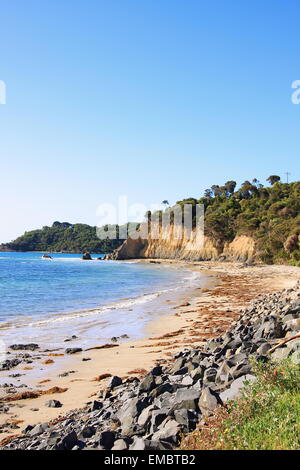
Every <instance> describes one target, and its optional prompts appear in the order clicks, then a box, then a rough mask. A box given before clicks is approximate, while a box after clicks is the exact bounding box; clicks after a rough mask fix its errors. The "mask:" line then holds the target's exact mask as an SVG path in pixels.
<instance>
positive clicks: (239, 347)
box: [2, 283, 300, 450]
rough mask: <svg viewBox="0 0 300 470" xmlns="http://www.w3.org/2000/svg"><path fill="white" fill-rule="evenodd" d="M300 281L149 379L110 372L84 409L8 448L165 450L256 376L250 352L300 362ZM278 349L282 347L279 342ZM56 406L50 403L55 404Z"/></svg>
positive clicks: (255, 305)
mask: <svg viewBox="0 0 300 470" xmlns="http://www.w3.org/2000/svg"><path fill="white" fill-rule="evenodd" d="M299 330H300V285H299V283H298V284H297V285H296V286H295V287H294V288H292V289H286V290H284V291H282V292H280V293H276V294H271V295H268V296H261V297H260V298H258V299H257V300H256V301H255V302H253V303H252V304H251V305H250V306H249V307H248V308H247V309H246V310H244V311H242V312H241V316H240V318H239V320H238V321H237V322H236V323H235V324H233V325H232V327H231V329H230V330H229V331H228V332H227V333H225V334H224V335H222V336H220V337H218V338H215V339H213V340H210V341H208V342H206V343H205V346H203V347H201V348H200V347H197V348H193V349H190V350H184V351H182V352H180V353H179V354H176V355H175V356H174V358H173V360H172V361H171V362H170V363H168V364H167V365H157V366H156V367H154V368H153V369H152V370H151V371H150V372H149V373H148V374H147V375H145V376H144V377H142V378H138V377H134V378H130V379H127V380H126V381H124V382H123V381H122V379H121V378H120V377H116V376H114V377H111V378H110V381H109V384H108V387H107V388H106V389H105V390H101V391H100V392H99V395H98V397H97V399H96V400H94V401H93V402H90V403H88V404H87V407H86V408H84V409H80V410H76V411H73V412H72V413H69V414H67V415H66V416H65V417H64V418H63V419H61V420H60V422H58V423H57V424H54V425H51V423H48V424H47V423H44V424H39V425H36V426H34V427H32V426H27V428H26V429H24V430H23V436H22V437H18V438H15V439H13V440H11V441H10V442H8V443H7V444H6V445H4V446H2V448H5V449H37V450H38V449H50V450H59V449H73V450H80V449H103V450H111V449H112V450H125V449H130V450H143V449H146V450H166V449H173V448H175V447H176V446H177V445H178V444H179V441H180V436H182V434H186V433H188V432H190V431H192V430H193V429H195V427H196V425H197V423H198V422H199V421H200V420H201V417H203V416H205V415H208V414H211V413H212V412H213V410H214V409H215V408H216V407H217V406H218V405H222V404H223V403H224V402H226V401H227V400H229V399H233V398H234V397H236V396H237V394H238V393H239V390H240V388H241V387H242V386H243V383H244V382H245V380H248V381H253V380H255V377H254V375H253V373H252V370H251V364H250V356H254V357H255V358H256V359H259V360H261V361H265V362H266V361H269V360H270V359H272V360H281V359H284V358H287V357H290V358H291V360H292V361H293V362H295V363H300V338H295V339H294V340H291V341H288V342H286V344H284V345H282V346H281V347H277V348H276V345H279V343H281V342H283V340H286V339H288V338H289V337H293V336H297V334H299ZM275 348H276V349H275ZM49 406H50V405H49Z"/></svg>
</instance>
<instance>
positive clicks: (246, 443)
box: [181, 361, 300, 450]
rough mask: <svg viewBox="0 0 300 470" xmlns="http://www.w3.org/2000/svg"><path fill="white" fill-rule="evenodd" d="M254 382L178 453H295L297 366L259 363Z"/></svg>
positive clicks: (299, 398)
mask: <svg viewBox="0 0 300 470" xmlns="http://www.w3.org/2000/svg"><path fill="white" fill-rule="evenodd" d="M254 373H255V375H256V377H257V381H256V382H255V383H253V384H251V385H247V386H246V387H245V389H244V392H243V394H242V396H241V398H240V399H238V400H237V401H236V402H234V403H231V404H230V405H229V406H228V407H227V409H226V408H223V407H219V408H217V410H216V412H215V413H214V415H213V416H212V417H210V418H207V420H206V423H205V424H203V425H202V426H199V428H198V429H196V430H195V431H194V432H193V433H191V434H190V435H189V436H188V437H187V438H186V439H184V440H183V441H182V443H181V450H186V449H190V450H296V449H297V450H298V449H299V447H300V423H299V416H300V365H299V364H292V363H291V362H289V361H284V362H282V363H280V364H272V363H268V364H265V363H258V364H256V365H255V366H254Z"/></svg>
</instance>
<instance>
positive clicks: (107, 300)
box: [0, 253, 195, 344]
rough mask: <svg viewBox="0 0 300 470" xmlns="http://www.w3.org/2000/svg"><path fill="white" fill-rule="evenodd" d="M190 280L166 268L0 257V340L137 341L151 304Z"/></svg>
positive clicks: (58, 257) (65, 257) (57, 257)
mask: <svg viewBox="0 0 300 470" xmlns="http://www.w3.org/2000/svg"><path fill="white" fill-rule="evenodd" d="M98 256H100V255H93V257H94V258H96V257H98ZM192 280H195V279H194V277H193V273H191V272H188V271H183V270H178V269H171V268H167V267H166V266H164V265H156V264H155V265H151V264H143V263H134V262H128V263H123V262H117V261H100V260H93V261H83V260H81V259H80V255H74V254H54V255H53V260H43V259H42V254H40V253H0V327H1V330H0V331H1V334H0V337H2V338H3V335H6V337H10V338H11V339H12V340H15V341H17V340H21V339H22V338H24V337H26V339H27V340H28V341H29V340H30V341H36V340H37V339H42V338H44V340H45V341H46V338H48V340H49V336H51V338H52V342H56V343H59V342H60V341H62V340H63V338H64V337H66V336H67V334H80V335H81V337H82V338H84V341H85V343H86V344H88V343H90V342H92V341H94V340H95V339H97V340H105V339H107V338H108V337H109V336H110V335H117V334H130V335H131V336H132V335H133V336H136V334H137V331H138V330H140V329H141V327H142V325H143V324H145V322H146V321H147V320H149V314H150V313H151V312H153V309H154V305H153V301H155V299H157V297H158V296H160V295H163V294H166V293H169V292H171V291H172V290H178V289H180V288H184V287H186V286H187V284H188V283H189V282H190V281H192ZM155 309H156V310H157V306H156V307H155ZM16 326H17V327H18V328H16Z"/></svg>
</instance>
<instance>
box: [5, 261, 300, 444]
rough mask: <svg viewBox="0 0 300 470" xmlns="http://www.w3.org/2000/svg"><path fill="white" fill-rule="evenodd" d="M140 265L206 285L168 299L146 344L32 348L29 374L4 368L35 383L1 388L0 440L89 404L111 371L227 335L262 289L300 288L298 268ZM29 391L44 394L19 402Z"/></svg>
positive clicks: (142, 367) (148, 363)
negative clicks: (51, 404) (171, 269)
mask: <svg viewBox="0 0 300 470" xmlns="http://www.w3.org/2000/svg"><path fill="white" fill-rule="evenodd" d="M139 262H143V263H149V262H155V263H165V264H168V265H170V266H172V265H176V268H177V269H178V268H179V269H180V268H181V267H182V268H184V269H187V268H188V269H191V270H194V271H197V272H201V273H203V274H204V275H205V285H204V286H203V282H202V284H201V286H199V287H198V288H197V287H196V288H193V289H190V290H189V291H187V293H186V294H185V295H182V296H180V297H178V296H177V297H172V298H164V300H163V302H164V307H165V308H164V314H163V315H161V316H160V317H159V318H156V319H155V320H154V321H150V322H149V323H148V325H147V327H146V328H145V331H144V337H143V338H142V339H140V340H138V341H131V340H130V339H129V341H126V342H122V343H113V342H112V343H110V344H109V345H106V347H103V345H95V347H94V348H89V349H88V350H83V351H82V352H79V353H76V354H72V355H68V356H67V355H65V354H64V350H62V351H52V352H49V351H48V352H37V351H36V352H33V353H31V352H30V355H31V356H32V357H31V360H32V363H31V364H30V365H28V366H26V367H23V368H22V371H21V372H22V374H24V375H22V376H21V377H19V378H18V379H16V378H13V377H12V375H13V374H15V372H16V369H11V370H9V371H5V372H1V378H3V377H5V379H6V380H5V381H6V382H7V383H8V384H13V385H14V386H18V385H20V384H23V383H24V384H27V387H26V388H25V387H21V388H19V389H14V392H17V393H16V394H13V393H9V392H10V387H2V388H1V389H0V406H1V414H0V427H1V430H0V441H1V440H3V439H4V438H7V437H8V436H12V435H16V434H20V433H21V432H22V429H24V428H25V427H26V426H27V425H29V424H30V425H35V424H37V423H43V422H46V421H49V420H57V419H59V418H60V416H63V415H64V414H65V413H67V412H69V411H70V410H74V409H77V408H80V407H84V406H86V404H87V403H88V402H89V401H91V400H92V399H93V397H95V396H96V395H97V394H98V392H99V390H100V389H101V388H105V387H106V384H107V380H108V377H109V376H110V375H118V376H120V377H122V378H124V377H134V376H139V377H140V376H142V375H143V374H145V373H146V371H147V370H148V369H150V368H151V367H152V366H153V365H155V364H163V363H165V362H166V361H168V360H170V357H171V356H173V355H174V353H175V352H176V351H180V350H183V349H185V348H189V347H191V346H192V345H201V344H202V343H203V342H205V341H206V340H208V339H210V338H213V337H215V336H219V335H220V334H222V333H223V332H224V331H226V330H227V329H228V328H229V327H230V325H231V324H232V322H234V321H235V320H236V319H237V318H238V317H239V314H240V310H241V309H242V308H243V307H245V306H246V305H248V304H249V303H250V302H251V301H252V300H253V299H255V298H257V297H258V296H259V295H260V294H267V293H270V292H274V291H278V290H280V289H283V288H287V287H290V286H293V285H294V284H295V283H296V281H298V280H299V279H300V271H299V268H296V267H291V266H266V265H255V266H246V265H242V264H241V263H230V262H226V263H221V262H190V263H188V262H186V261H185V262H181V261H166V260H155V261H154V260H140V261H139ZM199 283H200V281H199ZM24 342H26V341H25V340H24ZM37 342H38V340H37ZM73 346H76V347H80V343H78V342H77V343H76V345H73V344H72V343H69V344H68V346H67V347H73ZM104 346H105V345H104ZM37 358H39V359H37ZM83 359H84V360H83ZM18 372H20V370H18ZM55 387H57V388H55ZM23 392H33V393H34V396H36V397H35V398H25V396H26V395H23V399H17V398H21V395H20V394H22V393H23ZM53 392H54V393H53ZM38 395H39V396H38ZM50 398H51V399H57V400H59V401H60V402H61V403H62V405H63V406H62V407H61V408H48V407H47V406H45V402H46V401H47V400H49V399H50Z"/></svg>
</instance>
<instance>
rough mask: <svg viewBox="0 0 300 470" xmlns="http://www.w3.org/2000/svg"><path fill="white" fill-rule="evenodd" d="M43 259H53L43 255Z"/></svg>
mask: <svg viewBox="0 0 300 470" xmlns="http://www.w3.org/2000/svg"><path fill="white" fill-rule="evenodd" d="M42 259H53V258H52V256H50V255H43V256H42Z"/></svg>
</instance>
